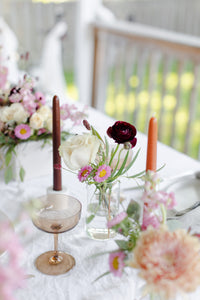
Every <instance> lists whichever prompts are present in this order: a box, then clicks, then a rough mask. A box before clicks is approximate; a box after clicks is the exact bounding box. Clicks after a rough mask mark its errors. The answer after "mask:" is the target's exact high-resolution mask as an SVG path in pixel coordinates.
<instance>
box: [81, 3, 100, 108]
mask: <svg viewBox="0 0 200 300" xmlns="http://www.w3.org/2000/svg"><path fill="white" fill-rule="evenodd" d="M101 2H102V0H79V1H78V3H77V5H78V7H77V22H76V30H77V32H76V55H75V74H76V78H75V80H76V84H77V86H78V91H79V101H80V102H82V103H84V104H86V105H89V104H90V100H91V87H92V83H91V82H92V70H93V32H92V28H91V27H90V23H91V22H92V21H93V20H94V18H95V14H96V12H97V10H98V8H99V6H100V4H101Z"/></svg>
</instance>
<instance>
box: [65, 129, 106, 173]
mask: <svg viewBox="0 0 200 300" xmlns="http://www.w3.org/2000/svg"><path fill="white" fill-rule="evenodd" d="M100 144H101V142H100V140H99V139H98V138H97V137H96V136H94V135H91V134H83V135H75V136H73V137H71V138H69V139H68V140H67V141H66V142H64V143H63V144H61V146H60V148H59V152H60V156H61V157H62V158H63V160H64V163H65V164H66V166H67V167H68V168H69V169H71V170H78V169H80V168H82V167H84V166H85V165H87V164H88V163H93V162H94V160H95V158H96V155H97V152H98V149H99V146H100Z"/></svg>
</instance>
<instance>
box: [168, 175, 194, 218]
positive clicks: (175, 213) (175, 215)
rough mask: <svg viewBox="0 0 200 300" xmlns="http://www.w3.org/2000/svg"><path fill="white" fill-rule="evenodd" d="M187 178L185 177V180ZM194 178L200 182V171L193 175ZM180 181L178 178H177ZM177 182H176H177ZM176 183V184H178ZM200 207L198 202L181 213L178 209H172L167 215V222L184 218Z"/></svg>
mask: <svg viewBox="0 0 200 300" xmlns="http://www.w3.org/2000/svg"><path fill="white" fill-rule="evenodd" d="M185 177H186V176H184V178H185ZM193 177H195V178H196V179H199V180H200V171H197V172H195V173H194V174H193ZM177 180H178V178H177ZM177 180H176V181H177ZM176 181H175V182H176ZM199 206H200V200H199V201H196V202H195V203H194V204H192V205H191V206H189V207H188V208H186V209H183V210H180V211H177V210H176V209H172V210H169V211H168V213H167V220H176V219H178V218H179V217H182V216H184V215H185V214H187V213H188V212H190V211H192V210H194V209H196V208H197V207H199Z"/></svg>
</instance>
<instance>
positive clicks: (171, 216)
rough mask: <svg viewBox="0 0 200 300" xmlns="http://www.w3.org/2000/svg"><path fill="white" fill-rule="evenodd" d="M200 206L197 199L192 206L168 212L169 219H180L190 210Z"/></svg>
mask: <svg viewBox="0 0 200 300" xmlns="http://www.w3.org/2000/svg"><path fill="white" fill-rule="evenodd" d="M199 206H200V201H197V202H195V203H194V204H193V205H191V206H190V207H188V208H186V209H183V210H180V211H177V210H176V209H172V210H169V211H168V213H167V221H168V220H175V219H178V218H179V217H182V216H184V215H185V214H187V213H188V212H190V211H192V210H194V209H195V208H197V207H199Z"/></svg>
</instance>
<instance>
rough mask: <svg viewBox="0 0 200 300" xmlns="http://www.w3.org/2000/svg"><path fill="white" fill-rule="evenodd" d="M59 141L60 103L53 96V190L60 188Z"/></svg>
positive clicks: (59, 189)
mask: <svg viewBox="0 0 200 300" xmlns="http://www.w3.org/2000/svg"><path fill="white" fill-rule="evenodd" d="M60 141H61V131H60V104H59V98H58V97H57V96H54V97H53V190H55V191H61V190H62V177H61V157H60V155H59V151H58V149H59V147H60Z"/></svg>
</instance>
